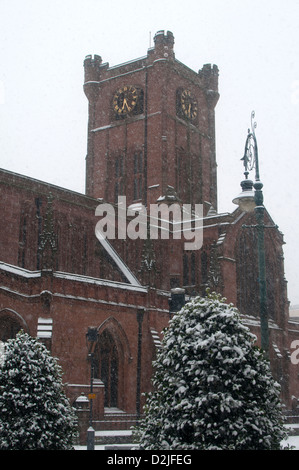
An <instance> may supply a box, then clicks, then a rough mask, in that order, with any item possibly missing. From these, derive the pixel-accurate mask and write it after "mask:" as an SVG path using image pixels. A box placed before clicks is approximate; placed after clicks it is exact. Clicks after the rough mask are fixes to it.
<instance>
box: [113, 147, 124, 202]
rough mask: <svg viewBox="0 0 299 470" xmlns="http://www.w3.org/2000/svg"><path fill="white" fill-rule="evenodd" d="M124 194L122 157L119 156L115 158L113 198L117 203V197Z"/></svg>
mask: <svg viewBox="0 0 299 470" xmlns="http://www.w3.org/2000/svg"><path fill="white" fill-rule="evenodd" d="M123 194H124V157H123V155H119V156H118V157H116V158H115V188H114V197H115V202H117V198H118V196H122V195H123Z"/></svg>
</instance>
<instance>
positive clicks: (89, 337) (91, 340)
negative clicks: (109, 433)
mask: <svg viewBox="0 0 299 470" xmlns="http://www.w3.org/2000/svg"><path fill="white" fill-rule="evenodd" d="M97 340H98V331H97V328H94V327H88V330H87V333H86V343H87V344H88V357H89V358H90V393H89V395H88V398H89V428H88V430H87V450H94V435H95V432H94V429H93V426H92V402H93V399H94V396H93V378H94V348H95V346H96V343H97Z"/></svg>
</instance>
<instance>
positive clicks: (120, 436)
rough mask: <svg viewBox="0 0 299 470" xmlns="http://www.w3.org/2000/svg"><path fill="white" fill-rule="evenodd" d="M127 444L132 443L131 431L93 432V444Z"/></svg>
mask: <svg viewBox="0 0 299 470" xmlns="http://www.w3.org/2000/svg"><path fill="white" fill-rule="evenodd" d="M128 443H129V444H131V443H132V431H130V430H113V431H111V430H110V431H109V430H105V431H95V444H98V445H119V444H128Z"/></svg>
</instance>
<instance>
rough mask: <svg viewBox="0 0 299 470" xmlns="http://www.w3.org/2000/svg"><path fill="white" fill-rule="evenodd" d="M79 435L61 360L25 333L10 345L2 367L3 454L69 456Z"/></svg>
mask: <svg viewBox="0 0 299 470" xmlns="http://www.w3.org/2000/svg"><path fill="white" fill-rule="evenodd" d="M75 431H76V418H75V414H74V411H73V409H72V407H71V406H70V404H69V402H68V400H67V398H66V396H65V394H64V391H63V388H62V380H61V369H60V367H59V366H58V364H57V361H56V359H54V358H53V357H52V356H51V355H50V353H49V352H48V350H47V349H46V347H45V346H44V345H43V344H41V343H40V342H39V341H38V340H36V339H34V338H32V337H30V336H29V335H28V334H26V333H24V332H20V333H19V334H18V335H17V337H16V338H15V339H10V340H8V341H7V342H6V343H5V345H4V355H3V354H2V361H1V365H0V449H1V450H5V449H8V450H38V449H44V450H59V449H61V450H67V449H71V448H72V443H73V437H74V434H75Z"/></svg>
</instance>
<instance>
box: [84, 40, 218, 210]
mask: <svg viewBox="0 0 299 470" xmlns="http://www.w3.org/2000/svg"><path fill="white" fill-rule="evenodd" d="M173 46H174V37H173V34H172V33H171V32H170V31H167V33H166V34H165V32H164V31H158V32H157V33H156V35H155V37H154V47H153V48H150V49H149V50H148V52H147V55H146V56H145V57H142V58H139V59H136V60H132V61H130V62H127V63H124V64H120V65H117V66H115V67H109V64H108V63H103V62H102V59H101V57H100V56H98V55H95V56H87V57H86V58H85V61H84V70H85V81H84V91H85V94H86V96H87V98H88V101H89V122H88V149H87V156H86V194H87V195H88V196H91V197H94V198H103V199H104V200H105V201H107V202H111V203H113V202H117V198H118V196H121V195H122V196H126V198H127V205H130V204H132V203H137V202H141V203H143V204H144V205H145V206H146V207H148V206H149V204H154V203H156V201H157V199H158V198H159V197H160V196H164V195H165V194H166V193H167V189H168V187H169V186H171V187H172V188H174V190H175V192H176V194H177V195H178V197H179V199H180V200H181V201H182V203H189V204H200V203H204V202H208V203H209V204H211V205H212V206H213V207H214V209H216V210H217V176H216V171H217V170H216V157H215V119H214V109H215V105H216V103H217V101H218V98H219V95H218V68H217V66H215V65H213V66H212V65H210V64H207V65H204V66H203V68H202V69H200V70H199V71H198V73H196V72H195V71H193V70H191V69H190V68H188V67H187V66H185V65H184V64H182V63H181V62H179V61H178V60H177V59H176V58H175V54H174V50H173Z"/></svg>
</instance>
